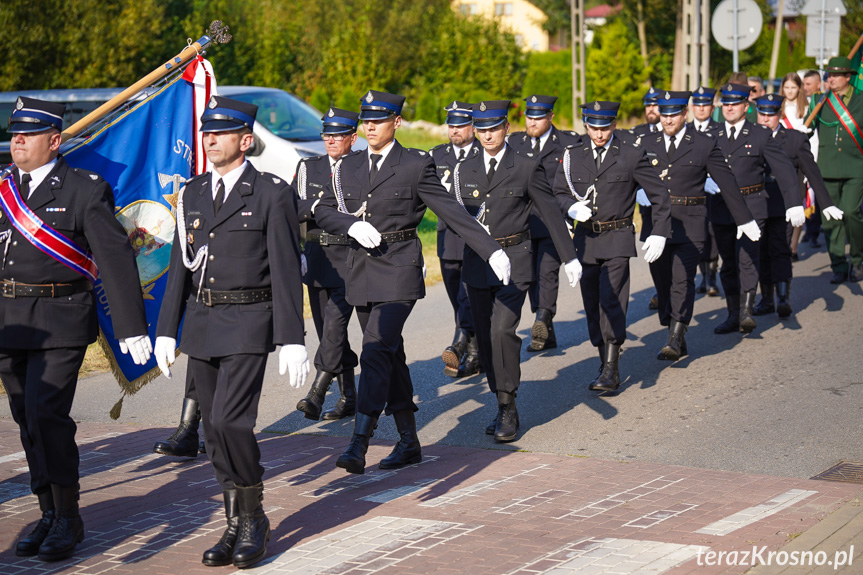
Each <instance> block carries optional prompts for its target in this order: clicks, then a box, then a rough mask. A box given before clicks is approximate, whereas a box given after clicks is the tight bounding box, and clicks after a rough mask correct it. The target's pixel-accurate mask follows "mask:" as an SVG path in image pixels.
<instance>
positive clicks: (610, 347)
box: [588, 343, 620, 391]
mask: <svg viewBox="0 0 863 575" xmlns="http://www.w3.org/2000/svg"><path fill="white" fill-rule="evenodd" d="M605 354H606V355H605V358H604V361H603V364H602V371H600V372H599V377H597V378H596V379H594V380H593V381H592V382H591V384H590V386H588V388H589V389H590V390H591V391H617V388H618V387H620V372H619V370H618V367H617V362H618V359H619V357H620V346H619V345H615V344H610V343H609V344H606V350H605Z"/></svg>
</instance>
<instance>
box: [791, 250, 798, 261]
mask: <svg viewBox="0 0 863 575" xmlns="http://www.w3.org/2000/svg"><path fill="white" fill-rule="evenodd" d="M791 261H792V262H799V261H800V256H799V255H798V254H797V252H791Z"/></svg>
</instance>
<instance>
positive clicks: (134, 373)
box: [64, 56, 215, 419]
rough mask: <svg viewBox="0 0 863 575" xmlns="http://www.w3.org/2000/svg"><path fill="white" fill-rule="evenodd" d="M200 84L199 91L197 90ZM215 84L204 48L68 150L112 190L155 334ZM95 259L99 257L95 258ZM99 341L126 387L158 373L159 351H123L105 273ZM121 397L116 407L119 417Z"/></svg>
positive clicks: (69, 157) (201, 163) (98, 290)
mask: <svg viewBox="0 0 863 575" xmlns="http://www.w3.org/2000/svg"><path fill="white" fill-rule="evenodd" d="M196 92H198V93H199V94H196ZM211 92H213V93H214V92H215V81H214V79H213V77H212V68H211V67H210V65H209V62H206V60H204V59H203V58H202V57H201V56H198V57H197V58H195V60H193V61H192V62H191V63H190V64H189V66H188V67H187V69H186V71H185V73H184V74H182V75H179V74H178V75H177V76H175V77H174V78H173V79H172V80H169V81H168V83H167V84H166V85H164V86H162V87H160V88H152V89H151V93H150V95H149V96H148V97H147V98H146V99H144V100H142V101H141V102H139V103H136V104H135V105H134V106H133V107H132V108H131V109H130V110H128V111H127V112H125V113H123V114H122V115H120V116H118V117H117V118H115V119H113V120H112V121H111V122H110V123H108V124H106V125H105V126H103V127H102V128H101V129H100V130H99V131H98V132H96V133H95V134H94V135H93V136H91V137H89V138H88V139H86V140H85V141H83V142H82V143H79V144H76V145H74V147H73V148H72V149H70V150H68V151H65V152H64V156H65V158H66V161H67V162H68V163H69V164H70V165H71V166H73V167H78V168H84V169H87V170H92V171H94V172H96V173H98V174H99V175H101V176H102V177H103V178H105V180H107V181H108V183H109V184H110V185H111V187H112V188H113V190H114V200H115V207H116V215H117V219H118V220H119V221H120V223H122V224H123V227H124V228H125V229H126V232H127V233H128V234H129V242H130V243H131V244H132V247H133V248H134V250H135V257H136V261H137V264H138V273H139V276H140V282H141V290H142V292H143V296H144V306H145V309H146V312H147V324H148V326H149V327H148V330H149V336H150V338H151V340H155V332H156V322H157V321H158V318H159V308H160V307H161V304H162V297H163V296H164V292H165V286H166V282H167V274H168V263H169V261H170V254H171V245H172V243H173V240H174V230H175V227H176V221H175V218H176V207H177V195H178V193H179V191H180V188H181V187H182V186H183V184H184V182H185V181H186V180H187V179H189V178H190V177H191V176H193V175H196V174H197V173H198V172H199V171H200V170H203V169H204V168H205V167H206V164H205V160H204V159H203V158H201V155H202V152H203V150H202V149H201V148H200V140H201V137H200V133H199V132H198V124H199V121H200V120H199V116H200V113H201V111H199V109H198V108H199V107H200V102H201V101H204V102H205V101H206V99H205V96H204V95H203V94H200V93H206V96H209V94H210V93H211ZM96 263H97V264H98V262H96ZM95 294H96V300H97V308H98V314H99V328H100V337H99V341H100V343H101V344H102V349H103V350H104V351H105V354H106V356H107V358H108V361H109V362H110V364H111V368H112V371H113V372H114V375H115V376H116V377H117V381H118V382H119V383H120V386H121V387H122V388H123V391H124V394H123V396H124V397H125V395H131V394H134V393H135V392H137V391H138V390H139V389H140V388H141V387H143V386H144V384H146V383H147V382H148V381H150V380H152V379H154V378H155V377H157V376H158V375H159V373H160V371H159V368H158V367H157V366H156V359H155V357H152V358H151V359H150V361H149V362H148V363H147V364H146V365H135V363H134V362H133V361H132V358H131V357H130V356H129V355H124V354H122V353H121V352H120V349H119V342H118V341H117V339H116V337H115V336H114V330H113V326H112V325H111V309H110V306H109V302H108V299H107V297H106V294H105V291H104V289H103V287H102V283H101V281H98V282H97V283H96V284H95ZM122 401H123V398H122V397H121V398H120V401H119V402H118V403H117V405H115V406H114V409H112V410H111V416H112V417H113V418H115V419H116V418H117V417H119V413H120V407H121V405H122Z"/></svg>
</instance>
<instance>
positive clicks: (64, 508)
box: [39, 484, 84, 561]
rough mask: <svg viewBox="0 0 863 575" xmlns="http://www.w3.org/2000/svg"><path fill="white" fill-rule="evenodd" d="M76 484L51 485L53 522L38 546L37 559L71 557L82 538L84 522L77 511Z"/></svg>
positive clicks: (55, 559)
mask: <svg viewBox="0 0 863 575" xmlns="http://www.w3.org/2000/svg"><path fill="white" fill-rule="evenodd" d="M78 492H79V489H78V485H77V484H75V485H72V486H69V487H60V486H59V485H54V484H52V485H51V494H52V495H53V497H54V514H55V517H54V523H53V525H51V530H50V531H49V532H48V535H47V537H45V540H44V541H43V542H42V545H40V546H39V559H41V560H42V561H59V560H60V559H66V558H67V557H71V556H72V554H73V553H74V552H75V546H76V545H78V543H80V542H81V541H83V540H84V522H83V521H82V520H81V515H80V513H79V512H78Z"/></svg>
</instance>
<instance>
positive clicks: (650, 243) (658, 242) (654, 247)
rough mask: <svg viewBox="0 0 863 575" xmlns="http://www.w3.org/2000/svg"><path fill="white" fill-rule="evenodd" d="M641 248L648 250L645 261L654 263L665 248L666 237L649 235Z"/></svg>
mask: <svg viewBox="0 0 863 575" xmlns="http://www.w3.org/2000/svg"><path fill="white" fill-rule="evenodd" d="M641 249H642V250H645V251H646V253H645V254H644V261H646V262H647V263H649V264H652V263H653V262H655V261H656V260H658V259H659V256H661V255H662V250H664V249H665V238H664V237H662V236H647V239H646V240H644V243H643V244H642V245H641Z"/></svg>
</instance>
